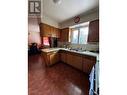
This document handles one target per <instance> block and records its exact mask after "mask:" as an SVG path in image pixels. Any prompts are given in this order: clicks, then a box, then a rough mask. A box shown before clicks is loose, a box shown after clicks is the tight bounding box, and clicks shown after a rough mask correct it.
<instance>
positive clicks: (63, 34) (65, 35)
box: [60, 28, 69, 42]
mask: <svg viewBox="0 0 127 95" xmlns="http://www.w3.org/2000/svg"><path fill="white" fill-rule="evenodd" d="M60 41H61V42H68V41H69V28H64V29H61V30H60Z"/></svg>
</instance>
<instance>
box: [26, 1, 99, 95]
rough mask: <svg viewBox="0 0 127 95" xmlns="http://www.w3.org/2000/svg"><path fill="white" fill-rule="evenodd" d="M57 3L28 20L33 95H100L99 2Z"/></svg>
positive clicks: (49, 5) (52, 3)
mask: <svg viewBox="0 0 127 95" xmlns="http://www.w3.org/2000/svg"><path fill="white" fill-rule="evenodd" d="M53 1H57V0H50V1H48V0H43V3H44V4H43V12H42V13H41V16H35V17H31V16H29V18H28V26H29V27H28V31H29V33H28V44H29V56H28V59H29V62H28V64H29V84H28V85H29V87H28V89H29V95H33V94H34V95H38V94H40V95H43V94H44V95H99V82H98V81H99V80H98V79H99V78H98V75H99V74H98V73H99V67H98V66H99V5H98V2H99V1H98V0H91V1H88V2H85V1H82V0H80V1H78V2H77V1H73V0H70V1H66V0H65V1H61V0H60V1H61V2H60V3H59V2H58V4H57V3H56V2H53ZM58 1H59V0H58ZM77 3H79V4H80V7H79V6H78V7H75V6H76V5H77ZM84 3H87V4H88V6H89V7H88V6H85V4H84ZM66 5H68V6H66ZM70 6H71V7H70ZM86 8H87V9H88V10H89V11H88V10H86ZM64 10H66V11H64ZM73 10H75V11H73ZM61 11H62V12H61ZM64 14H66V16H64ZM55 76H56V77H55ZM70 76H71V77H70ZM75 76H78V77H75ZM62 78H63V79H62ZM60 79H61V80H60ZM49 80H52V81H49ZM62 80H63V81H62ZM58 81H59V83H58ZM49 87H51V88H49ZM42 93H43V94H42Z"/></svg>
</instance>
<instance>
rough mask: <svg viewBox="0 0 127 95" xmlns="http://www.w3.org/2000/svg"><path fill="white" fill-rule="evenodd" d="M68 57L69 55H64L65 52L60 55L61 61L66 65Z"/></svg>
mask: <svg viewBox="0 0 127 95" xmlns="http://www.w3.org/2000/svg"><path fill="white" fill-rule="evenodd" d="M66 55H67V54H66V53H64V52H61V53H60V59H61V61H62V62H64V63H66V62H67V61H66V60H67V59H66Z"/></svg>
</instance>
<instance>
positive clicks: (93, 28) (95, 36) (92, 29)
mask: <svg viewBox="0 0 127 95" xmlns="http://www.w3.org/2000/svg"><path fill="white" fill-rule="evenodd" d="M88 42H99V20H94V21H91V22H90V24H89V34H88Z"/></svg>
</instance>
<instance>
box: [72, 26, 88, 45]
mask: <svg viewBox="0 0 127 95" xmlns="http://www.w3.org/2000/svg"><path fill="white" fill-rule="evenodd" d="M84 27H88V35H89V24H87V25H85V26H80V27H75V28H71V33H70V42H71V43H72V39H73V31H75V30H78V41H77V43H72V44H80V43H79V36H80V28H84ZM87 41H88V37H87ZM86 43H88V42H86Z"/></svg>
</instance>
